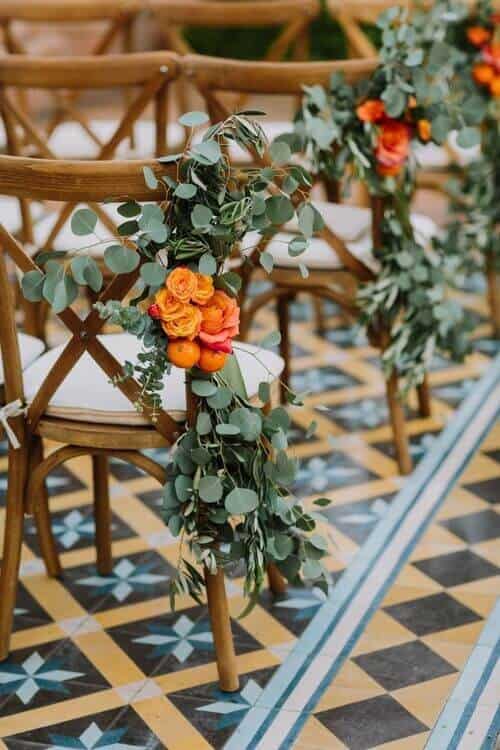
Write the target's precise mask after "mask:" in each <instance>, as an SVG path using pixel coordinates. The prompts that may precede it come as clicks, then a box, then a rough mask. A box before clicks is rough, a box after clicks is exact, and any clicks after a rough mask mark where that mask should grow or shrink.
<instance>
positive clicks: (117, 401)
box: [24, 333, 284, 426]
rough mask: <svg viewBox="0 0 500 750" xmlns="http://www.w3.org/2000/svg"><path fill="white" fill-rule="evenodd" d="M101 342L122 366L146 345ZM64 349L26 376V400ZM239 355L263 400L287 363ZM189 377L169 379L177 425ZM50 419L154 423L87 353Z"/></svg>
mask: <svg viewBox="0 0 500 750" xmlns="http://www.w3.org/2000/svg"><path fill="white" fill-rule="evenodd" d="M99 340H100V341H101V342H102V343H103V344H104V346H105V347H106V348H107V349H108V350H109V351H110V352H111V353H112V354H113V355H114V356H115V357H116V359H117V360H118V361H119V362H123V363H125V362H127V361H128V362H136V361H137V357H138V354H139V353H140V351H141V343H140V341H139V340H138V339H137V338H136V337H135V336H132V335H130V334H127V333H117V334H107V335H103V336H99ZM63 348H64V346H63V345H61V346H58V347H55V348H54V349H50V350H49V351H48V352H46V353H45V354H44V355H42V356H41V357H40V358H39V359H38V360H37V361H36V362H34V363H33V364H32V365H31V367H28V369H27V370H26V371H25V373H24V390H25V395H26V400H27V402H28V403H30V402H31V401H32V400H33V398H34V396H35V394H36V393H37V392H38V390H39V388H40V386H41V384H42V383H43V381H44V380H45V378H46V376H47V373H48V372H49V370H50V368H51V367H52V365H53V364H54V363H55V361H56V360H57V358H58V357H59V356H60V354H61V352H62V350H63ZM234 350H235V354H236V357H237V359H238V363H239V365H240V369H241V373H242V375H243V380H244V381H245V385H246V388H247V392H248V396H249V398H252V397H254V396H256V395H257V392H258V388H259V383H261V382H262V381H266V382H271V381H273V380H275V379H276V378H278V377H279V375H280V374H281V372H282V370H283V365H284V363H283V360H282V359H281V357H278V356H277V355H276V354H274V353H273V352H269V351H266V350H264V349H259V348H258V347H256V346H252V345H251V344H246V343H241V342H235V346H234ZM184 384H185V372H184V371H183V370H180V369H179V368H177V367H173V368H172V371H171V373H170V375H168V376H167V377H166V378H165V387H164V391H163V408H164V409H165V411H167V412H168V413H169V414H170V416H172V417H173V418H174V419H176V420H177V421H182V420H183V419H184V418H185V416H186V392H185V385H184ZM45 414H46V415H47V416H51V417H60V418H62V419H70V420H74V421H79V422H97V423H100V424H120V425H130V426H134V425H137V426H143V425H147V424H149V421H148V420H147V419H146V418H145V417H144V416H143V415H142V414H140V413H139V412H137V411H136V410H135V409H134V406H133V405H132V403H131V402H130V401H129V400H128V399H127V398H126V396H124V395H123V394H122V392H121V391H120V390H119V388H117V387H115V386H113V385H112V384H111V383H110V382H109V378H108V376H107V375H106V374H105V373H104V371H103V370H101V368H100V367H99V366H98V365H97V363H96V362H95V361H94V360H93V359H92V357H91V356H90V355H89V354H88V353H85V354H84V355H83V356H82V357H81V358H80V360H79V361H78V363H77V364H76V365H75V366H74V367H73V369H72V370H71V372H70V374H69V375H68V377H67V378H66V379H65V380H64V381H63V382H62V383H61V385H60V386H59V388H58V389H57V391H56V392H55V394H54V396H53V397H52V399H51V401H50V403H49V406H48V407H47V409H46V411H45Z"/></svg>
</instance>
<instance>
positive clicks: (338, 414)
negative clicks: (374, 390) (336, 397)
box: [322, 398, 389, 431]
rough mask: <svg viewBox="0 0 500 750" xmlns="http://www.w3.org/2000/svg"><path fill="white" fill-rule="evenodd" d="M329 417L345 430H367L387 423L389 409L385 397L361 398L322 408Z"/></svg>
mask: <svg viewBox="0 0 500 750" xmlns="http://www.w3.org/2000/svg"><path fill="white" fill-rule="evenodd" d="M322 412H324V413H325V414H326V415H327V416H328V417H329V418H330V419H332V420H333V421H334V422H336V423H337V424H338V425H339V426H340V427H343V428H344V429H345V430H349V431H353V430H368V429H374V428H375V427H380V426H381V425H383V424H387V423H388V421H389V410H388V408H387V402H386V400H385V399H371V398H367V399H363V400H362V401H354V402H352V403H350V404H341V405H340V406H330V407H329V406H325V407H323V408H322Z"/></svg>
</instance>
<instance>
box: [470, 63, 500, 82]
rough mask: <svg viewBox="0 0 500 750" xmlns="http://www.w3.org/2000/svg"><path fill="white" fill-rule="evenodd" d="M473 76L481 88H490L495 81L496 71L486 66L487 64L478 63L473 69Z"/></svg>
mask: <svg viewBox="0 0 500 750" xmlns="http://www.w3.org/2000/svg"><path fill="white" fill-rule="evenodd" d="M472 75H473V77H474V80H475V82H476V83H478V84H479V85H480V86H488V84H489V83H491V81H492V80H493V77H494V75H495V71H494V70H493V68H492V67H491V65H486V63H478V64H477V65H474V67H473V69H472Z"/></svg>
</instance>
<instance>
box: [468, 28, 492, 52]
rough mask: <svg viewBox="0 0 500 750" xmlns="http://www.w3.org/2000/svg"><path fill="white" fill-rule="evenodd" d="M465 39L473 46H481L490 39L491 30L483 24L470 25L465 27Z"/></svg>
mask: <svg viewBox="0 0 500 750" xmlns="http://www.w3.org/2000/svg"><path fill="white" fill-rule="evenodd" d="M467 39H468V40H469V42H470V43H471V44H473V45H474V46H475V47H482V46H483V44H486V42H489V41H490V39H491V31H490V30H489V29H486V28H485V27H484V26H470V27H469V28H468V29H467Z"/></svg>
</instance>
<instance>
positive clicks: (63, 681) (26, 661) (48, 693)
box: [0, 640, 108, 716]
mask: <svg viewBox="0 0 500 750" xmlns="http://www.w3.org/2000/svg"><path fill="white" fill-rule="evenodd" d="M106 687H108V682H107V681H106V680H105V679H104V677H103V676H102V675H101V674H100V673H99V672H98V671H97V670H96V668H95V667H94V666H93V665H92V664H91V663H90V662H89V661H88V659H87V658H86V657H85V656H84V655H83V654H82V653H81V652H80V651H79V649H78V648H77V647H76V645H75V644H73V643H72V642H71V641H69V640H68V641H60V642H58V643H56V644H45V645H41V646H38V647H36V648H29V649H21V650H19V651H14V652H12V653H11V655H10V656H9V658H8V659H7V660H6V661H4V662H1V663H0V716H7V715H10V714H12V713H17V712H19V711H21V710H27V709H32V708H39V707H40V706H44V705H47V704H50V703H55V702H57V701H61V700H64V699H67V698H73V697H77V696H81V695H88V694H89V693H92V692H95V691H97V690H101V689H103V688H106Z"/></svg>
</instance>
